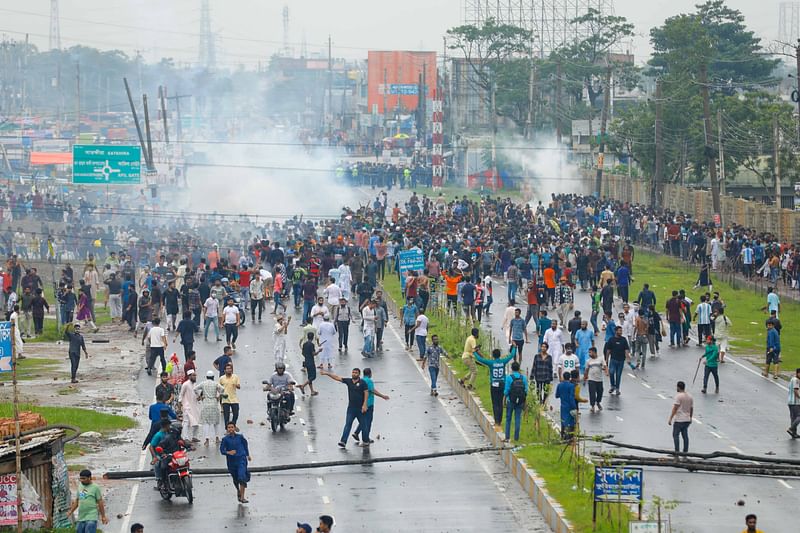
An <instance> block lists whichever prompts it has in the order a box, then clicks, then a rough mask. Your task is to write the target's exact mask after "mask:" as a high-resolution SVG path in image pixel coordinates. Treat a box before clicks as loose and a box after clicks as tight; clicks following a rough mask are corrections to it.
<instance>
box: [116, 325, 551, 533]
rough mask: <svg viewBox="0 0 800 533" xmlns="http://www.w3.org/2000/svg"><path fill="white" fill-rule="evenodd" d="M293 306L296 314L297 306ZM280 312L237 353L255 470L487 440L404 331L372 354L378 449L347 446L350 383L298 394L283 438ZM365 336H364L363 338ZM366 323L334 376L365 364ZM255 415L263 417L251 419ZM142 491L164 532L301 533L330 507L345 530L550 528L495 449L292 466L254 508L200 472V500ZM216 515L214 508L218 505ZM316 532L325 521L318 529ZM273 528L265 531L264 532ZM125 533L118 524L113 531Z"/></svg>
mask: <svg viewBox="0 0 800 533" xmlns="http://www.w3.org/2000/svg"><path fill="white" fill-rule="evenodd" d="M290 313H293V310H290ZM298 323H299V317H298V318H296V319H295V322H293V323H292V325H291V326H290V347H291V348H290V350H289V361H290V366H289V371H290V372H291V373H293V375H294V376H295V378H296V379H300V377H301V376H303V374H302V373H301V371H300V361H301V359H300V356H299V350H298V349H297V348H294V347H295V346H296V343H297V339H299V330H300V328H299V327H298V326H297V324H298ZM272 326H273V320H272V318H271V317H268V318H265V320H264V322H263V323H262V324H250V323H249V322H248V324H247V327H246V328H244V329H243V330H242V332H241V335H240V337H239V341H238V342H237V345H238V346H239V350H238V353H237V354H236V356H235V357H234V363H235V372H236V373H237V374H239V375H240V377H241V378H242V380H243V386H242V391H241V394H240V401H241V404H242V414H241V417H240V424H239V425H240V427H241V428H242V431H243V433H244V435H245V436H246V437H247V438H248V441H249V443H250V449H251V454H252V456H253V464H254V465H275V464H285V463H298V462H308V463H313V462H317V461H329V460H336V459H355V458H360V457H363V456H369V455H372V456H387V455H403V454H418V453H426V452H433V451H446V450H450V449H460V448H466V447H472V446H480V445H486V444H487V441H486V440H485V438H484V437H483V435H482V433H481V431H480V429H479V428H478V427H477V426H476V425H475V423H474V421H473V420H472V419H471V418H470V417H469V414H468V413H467V412H466V411H465V410H464V409H463V406H462V405H461V403H460V402H459V401H458V400H456V398H455V396H454V395H453V394H452V393H451V392H450V391H449V390H448V389H447V388H446V387H445V388H444V389H443V390H442V394H441V395H440V396H439V398H432V397H431V396H430V395H429V394H428V392H429V385H428V384H427V383H426V382H425V381H424V379H423V376H422V373H421V372H420V371H419V369H418V367H417V365H416V364H415V363H414V362H413V361H412V359H411V357H410V356H409V355H408V354H407V353H406V352H405V351H404V350H403V349H402V344H401V342H400V338H399V337H398V336H397V334H396V332H393V331H392V330H390V331H389V332H387V335H386V338H385V344H386V351H385V353H384V354H383V356H381V357H379V358H377V359H374V360H370V361H369V366H371V367H372V368H373V372H374V376H375V380H376V386H377V388H378V390H381V391H382V392H384V393H386V394H389V395H390V397H391V400H390V401H388V402H384V401H382V400H380V399H376V420H375V426H374V435H375V439H376V442H375V444H373V446H372V447H371V450H369V451H367V450H364V449H362V448H359V447H356V446H354V445H353V444H352V442H353V441H352V440H351V441H350V442H351V443H350V444H348V447H347V449H346V450H340V449H339V448H338V447H337V446H336V443H337V441H338V440H339V435H340V433H341V429H342V423H343V421H344V408H345V405H346V396H347V390H346V388H345V387H344V386H343V385H341V384H339V383H337V382H334V381H333V380H330V379H329V378H326V377H322V376H320V378H321V379H319V380H318V381H317V384H318V386H319V390H320V395H319V396H317V397H314V398H310V397H299V393H298V401H297V416H296V417H295V418H294V419H293V420H292V423H291V425H290V426H288V427H287V429H286V431H284V432H279V433H276V434H272V433H271V431H270V430H269V428H268V427H266V426H263V425H260V424H261V423H262V422H264V421H265V419H266V416H265V413H264V399H263V393H262V392H261V380H262V379H264V378H266V377H268V376H269V374H270V373H271V368H272V364H273V356H272V336H271V332H272ZM354 337H355V338H354ZM358 337H359V334H358V330H357V326H355V325H353V326H352V327H351V346H350V354H342V355H340V356H339V357H338V359H337V363H336V367H335V369H334V371H335V372H337V373H339V374H343V375H349V372H350V369H351V368H352V367H353V366H359V367H363V366H365V365H366V362H365V360H364V359H362V358H361V356H360V354H359V352H360V343H359V342H357V339H358ZM195 348H196V350H197V351H198V362H199V364H198V366H199V368H200V369H201V371H202V372H201V374H204V373H205V371H206V370H207V369H209V368H211V361H213V359H214V358H215V357H216V356H217V355H218V354H219V352H220V351H221V344H217V343H213V342H210V343H204V342H203V341H202V340H201V341H200V342H198V344H196V345H195ZM141 377H142V379H141V383H142V385H141V389H142V396H143V398H146V397H147V395H152V388H151V387H152V382H151V381H150V380H148V379H146V378H147V376H146V375H145V374H142V376H141ZM247 420H252V421H253V424H248V423H246V422H245V421H247ZM193 464H194V465H195V466H196V467H224V464H225V463H224V459H223V457H222V456H221V455H220V454H219V452H218V450H217V449H216V448H215V447H213V446H212V447H211V448H204V447H202V446H201V447H200V448H199V449H198V451H197V452H195V453H194V454H193ZM137 484H138V486H139V488H138V489H137V490H138V494H135V496H134V498H132V500H133V503H132V504H131V505H132V508H131V510H132V512H131V520H132V521H140V522H142V523H144V524H145V525H147V526H148V530H149V527H150V526H151V525H152V524H155V523H158V524H159V526H158V530H159V531H166V530H175V529H178V528H180V529H182V530H186V531H196V532H204V531H219V530H220V526H223V527H229V528H231V529H233V528H237V530H240V529H238V528H240V527H245V526H248V527H252V526H255V527H259V526H261V528H259V530H262V531H264V530H268V531H294V524H295V522H297V521H298V520H300V521H308V522H313V521H314V519H315V518H316V517H317V516H318V515H319V514H323V513H325V514H332V515H333V516H335V518H336V520H337V522H338V523H339V524H340V526H339V528H340V529H341V530H344V531H361V530H365V531H366V530H368V531H397V530H398V529H400V528H401V529H403V530H409V531H430V532H441V531H506V530H509V531H519V530H521V529H522V528H524V529H525V530H526V531H548V529H547V528H546V526H545V525H544V522H543V519H542V518H541V516H540V515H539V514H538V513H537V511H536V510H535V508H534V507H533V505H532V504H531V502H530V501H529V500H528V499H527V497H526V495H525V494H524V493H523V492H522V491H521V489H520V488H519V486H518V485H517V483H516V481H515V480H514V479H513V478H510V476H509V475H508V474H506V472H505V466H504V465H503V463H502V462H501V461H500V460H499V458H498V457H497V456H496V455H493V454H492V455H490V454H482V455H481V456H477V455H475V456H462V457H452V458H444V459H438V460H431V461H424V462H415V463H403V462H401V463H394V464H380V465H374V466H364V467H343V468H336V469H323V470H308V471H293V472H288V473H281V474H272V475H269V476H264V475H260V476H256V475H254V476H253V479H252V482H251V485H250V488H249V490H248V497H249V499H250V504H249V505H245V506H243V505H239V504H238V503H237V502H236V500H235V499H234V494H235V493H234V489H233V486H232V484H231V483H230V480H229V479H228V478H227V477H212V478H208V477H205V478H197V479H196V483H195V494H196V500H195V504H194V506H192V507H190V506H189V505H187V503H186V501H185V500H182V499H178V500H177V501H174V502H162V501H161V500H160V498H159V495H158V493H157V492H155V491H154V490H153V489H152V486H153V482H152V481H151V480H148V481H146V482H133V483H132V485H137ZM116 493H117V498H118V499H117V500H116V501H114V500H112V501H111V508H112V510H113V513H115V514H116V513H117V512H122V510H124V509H125V508H126V506H128V505H129V502H130V500H129V496H128V494H129V491H116ZM209 511H210V512H209ZM313 525H314V526H315V527H316V523H314V524H313ZM263 528H266V529H263ZM112 531H116V528H114V529H112Z"/></svg>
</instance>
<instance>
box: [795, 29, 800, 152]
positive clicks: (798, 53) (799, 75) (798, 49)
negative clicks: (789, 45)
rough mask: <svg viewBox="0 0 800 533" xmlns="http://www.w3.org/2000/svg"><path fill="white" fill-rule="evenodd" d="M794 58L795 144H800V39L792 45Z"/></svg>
mask: <svg viewBox="0 0 800 533" xmlns="http://www.w3.org/2000/svg"><path fill="white" fill-rule="evenodd" d="M794 59H795V62H796V66H797V71H796V73H795V78H794V79H795V80H796V81H797V144H799V145H800V39H797V46H795V47H794Z"/></svg>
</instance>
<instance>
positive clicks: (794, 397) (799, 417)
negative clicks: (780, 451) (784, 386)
mask: <svg viewBox="0 0 800 533" xmlns="http://www.w3.org/2000/svg"><path fill="white" fill-rule="evenodd" d="M787 403H788V405H789V429H787V430H786V433H788V434H789V435H791V436H792V438H793V439H796V438H798V437H800V435H798V434H797V426H798V425H799V424H800V368H798V369H796V370H795V371H794V376H792V379H790V380H789V401H788V402H787Z"/></svg>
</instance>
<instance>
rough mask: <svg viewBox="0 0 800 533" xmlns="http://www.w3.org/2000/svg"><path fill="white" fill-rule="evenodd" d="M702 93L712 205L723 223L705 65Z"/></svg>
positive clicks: (701, 78)
mask: <svg viewBox="0 0 800 533" xmlns="http://www.w3.org/2000/svg"><path fill="white" fill-rule="evenodd" d="M699 78H700V79H699V81H700V92H701V94H702V96H703V133H704V139H705V153H706V158H707V159H708V175H709V180H710V182H711V203H712V205H713V209H714V215H715V217H716V216H719V217H720V219H719V220H720V223H721V222H722V214H721V212H720V200H719V183H718V182H717V162H716V157H715V155H716V154H715V150H714V148H713V147H712V146H711V103H710V102H709V96H708V65H706V64H705V63H703V64H702V65H700V76H699Z"/></svg>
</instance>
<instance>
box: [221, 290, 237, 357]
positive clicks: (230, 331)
mask: <svg viewBox="0 0 800 533" xmlns="http://www.w3.org/2000/svg"><path fill="white" fill-rule="evenodd" d="M226 302H227V303H226V305H225V307H224V308H223V309H222V317H221V320H220V322H222V324H223V326H224V327H225V342H226V343H227V344H229V345H230V346H231V348H233V349H234V350H236V339H238V338H239V324H240V323H241V316H239V306H237V305H236V304H235V303H234V302H233V298H228V299H227V301H226Z"/></svg>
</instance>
